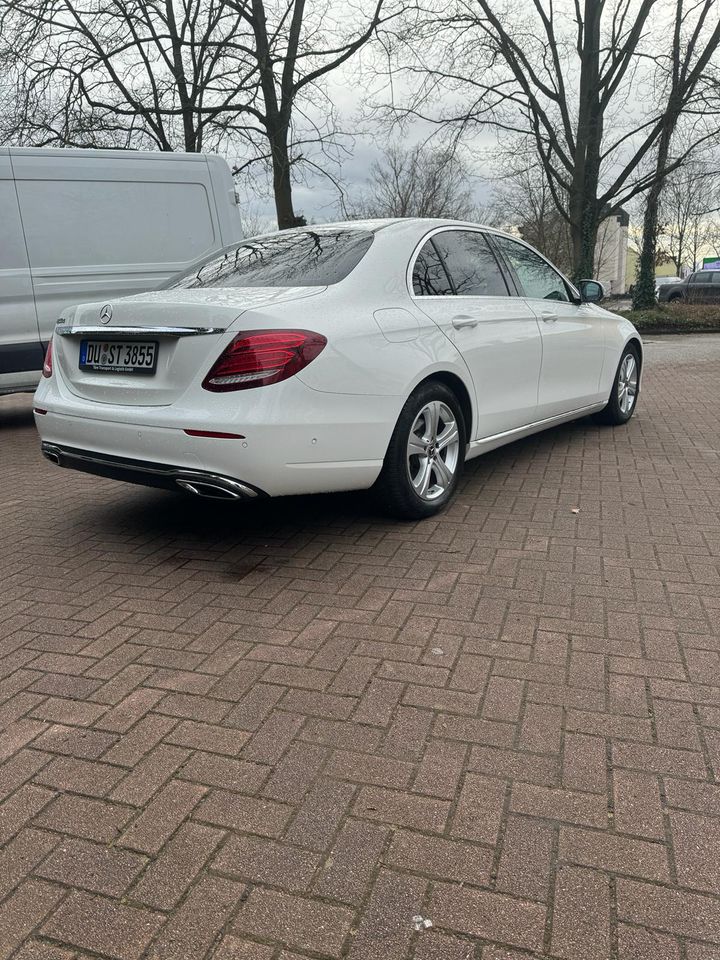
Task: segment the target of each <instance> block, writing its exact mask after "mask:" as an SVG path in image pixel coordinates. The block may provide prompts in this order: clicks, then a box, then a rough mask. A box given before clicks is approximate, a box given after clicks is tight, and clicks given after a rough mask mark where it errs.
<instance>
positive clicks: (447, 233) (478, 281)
mask: <svg viewBox="0 0 720 960" xmlns="http://www.w3.org/2000/svg"><path fill="white" fill-rule="evenodd" d="M433 243H434V244H435V246H436V247H437V249H438V251H439V253H440V256H441V257H442V259H443V260H444V262H445V266H446V267H447V271H448V273H449V274H450V279H451V280H452V282H453V285H454V287H455V292H456V293H457V294H458V296H460V297H507V296H508V289H507V286H506V284H505V280H504V279H503V275H502V272H501V270H500V267H499V265H498V262H497V260H496V259H495V254H494V253H493V252H492V250H491V249H490V245H489V243H488V242H487V240H486V239H485V237H484V236H483V235H482V234H481V233H477V232H476V231H474V230H443V231H442V233H436V234H435V236H434V237H433Z"/></svg>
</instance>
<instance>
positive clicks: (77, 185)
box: [17, 180, 215, 269]
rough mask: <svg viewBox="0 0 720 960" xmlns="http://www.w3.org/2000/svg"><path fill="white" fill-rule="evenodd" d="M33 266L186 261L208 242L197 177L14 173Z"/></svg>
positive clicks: (206, 209) (211, 234)
mask: <svg viewBox="0 0 720 960" xmlns="http://www.w3.org/2000/svg"><path fill="white" fill-rule="evenodd" d="M17 185H18V195H19V197H20V207H21V209H22V215H23V224H24V226H25V235H26V237H27V245H28V253H29V255H30V263H31V265H32V267H33V269H38V268H40V269H42V268H43V267H73V266H81V265H82V266H107V265H108V264H134V263H173V264H176V263H186V262H187V261H189V260H195V259H197V258H198V257H201V256H203V254H206V253H207V252H208V251H209V250H210V249H211V248H212V246H213V242H214V240H215V231H214V229H213V223H212V217H211V213H210V205H209V202H208V196H207V193H206V191H205V187H204V186H203V185H202V184H200V183H144V182H143V183H134V182H132V181H110V180H105V181H104V180H89V181H88V180H18V181H17Z"/></svg>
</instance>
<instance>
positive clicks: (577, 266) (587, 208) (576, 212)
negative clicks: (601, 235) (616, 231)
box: [570, 194, 600, 283]
mask: <svg viewBox="0 0 720 960" xmlns="http://www.w3.org/2000/svg"><path fill="white" fill-rule="evenodd" d="M599 225H600V221H599V218H598V215H597V211H596V209H595V206H594V205H593V204H592V203H591V202H588V200H587V199H586V197H583V195H582V194H579V195H578V196H577V198H576V199H575V200H574V201H573V202H571V204H570V239H571V242H572V259H573V268H572V279H573V282H574V283H579V282H580V280H591V279H592V278H593V277H594V276H595V247H596V245H597V235H598V227H599Z"/></svg>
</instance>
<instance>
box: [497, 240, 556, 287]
mask: <svg viewBox="0 0 720 960" xmlns="http://www.w3.org/2000/svg"><path fill="white" fill-rule="evenodd" d="M493 240H494V242H495V243H496V244H497V246H498V247H499V248H500V250H501V251H502V253H503V254H504V256H505V257H506V259H507V260H508V262H509V263H510V265H511V267H512V268H513V269H514V271H515V275H516V276H517V278H518V280H519V281H520V286H521V287H522V290H523V293H524V294H525V296H526V297H528V298H530V299H532V300H563V301H565V302H568V301H569V300H570V297H569V296H568V288H567V284H566V283H565V281H564V280H563V278H562V277H561V276H560V274H559V273H557V272H556V271H555V270H554V269H553V268H552V267H551V266H550V264H549V263H546V262H545V261H544V260H543V259H542V257H540V256H538V255H537V254H536V253H535V252H534V251H532V250H530V248H529V247H526V246H524V245H523V244H522V243H517V242H516V241H515V240H510V239H509V238H508V237H500V236H494V237H493Z"/></svg>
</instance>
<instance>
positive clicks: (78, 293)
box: [10, 148, 229, 339]
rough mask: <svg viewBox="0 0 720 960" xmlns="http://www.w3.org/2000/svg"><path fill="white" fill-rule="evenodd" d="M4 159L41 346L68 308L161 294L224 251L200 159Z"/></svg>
mask: <svg viewBox="0 0 720 960" xmlns="http://www.w3.org/2000/svg"><path fill="white" fill-rule="evenodd" d="M10 154H11V157H12V163H13V168H14V173H15V179H16V186H17V193H18V200H19V203H20V211H21V215H22V222H23V226H24V230H25V238H26V242H27V250H28V257H29V261H30V268H31V271H32V280H33V287H34V291H35V306H36V309H37V317H38V323H39V328H40V334H41V336H42V337H43V338H45V339H47V338H48V337H49V336H50V334H51V332H52V330H53V327H54V325H55V321H56V320H57V319H58V317H59V316H60V315H61V314H62V312H63V310H65V309H66V308H67V307H70V306H74V305H76V304H78V303H87V302H97V301H99V300H100V301H102V300H114V299H116V298H117V297H122V296H126V295H131V294H136V293H143V292H145V291H147V290H154V289H157V288H158V287H159V286H161V284H163V283H164V282H165V281H166V280H167V279H168V278H169V277H171V276H173V274H175V273H178V272H180V271H182V270H185V269H186V268H187V267H188V266H189V265H190V264H191V263H193V262H194V261H195V260H197V259H198V258H200V257H203V256H206V255H207V254H210V253H212V252H213V251H215V250H217V249H219V248H220V247H222V246H223V245H224V243H225V241H224V238H223V235H222V233H221V230H220V224H219V221H218V215H217V208H216V202H215V200H214V196H213V194H214V190H213V187H212V185H211V183H210V173H209V170H208V165H207V162H206V160H205V158H204V157H203V156H202V155H199V154H194V155H187V154H172V153H168V154H163V153H157V154H149V153H140V152H138V153H133V152H130V151H122V150H114V151H106V150H51V149H29V148H28V149H21V148H17V149H16V148H12V149H11V150H10ZM228 176H229V172H228Z"/></svg>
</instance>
